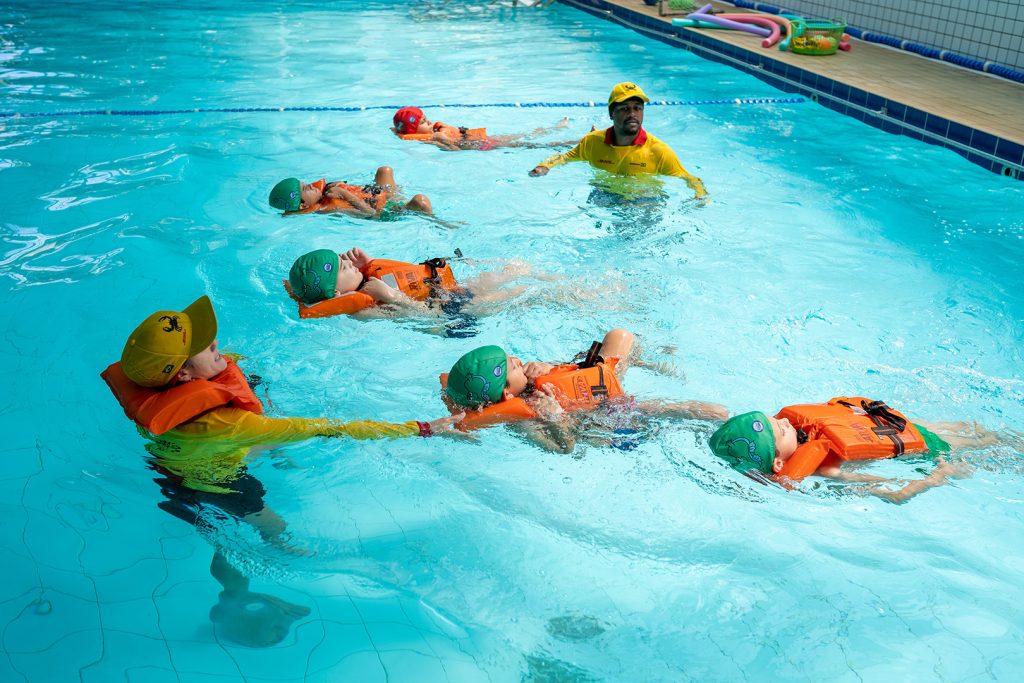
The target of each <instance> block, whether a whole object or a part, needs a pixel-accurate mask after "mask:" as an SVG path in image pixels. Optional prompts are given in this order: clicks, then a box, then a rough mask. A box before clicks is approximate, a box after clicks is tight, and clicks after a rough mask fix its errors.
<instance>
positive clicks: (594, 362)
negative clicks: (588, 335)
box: [572, 341, 608, 398]
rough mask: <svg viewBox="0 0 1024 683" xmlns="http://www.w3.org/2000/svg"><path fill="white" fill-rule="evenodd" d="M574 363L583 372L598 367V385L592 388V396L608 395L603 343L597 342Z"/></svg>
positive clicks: (581, 352) (574, 360) (579, 354)
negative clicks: (602, 354)
mask: <svg viewBox="0 0 1024 683" xmlns="http://www.w3.org/2000/svg"><path fill="white" fill-rule="evenodd" d="M572 362H573V363H575V365H576V367H578V368H580V369H581V370H583V369H586V368H593V367H596V368H597V384H596V385H593V386H591V387H590V394H591V395H592V396H594V397H595V398H597V397H601V396H607V395H608V384H607V383H606V382H605V381H604V365H603V363H604V358H603V357H602V356H601V342H599V341H596V342H594V343H593V344H591V345H590V350H588V351H580V352H579V353H577V354H576V356H575V357H574V358H573V359H572Z"/></svg>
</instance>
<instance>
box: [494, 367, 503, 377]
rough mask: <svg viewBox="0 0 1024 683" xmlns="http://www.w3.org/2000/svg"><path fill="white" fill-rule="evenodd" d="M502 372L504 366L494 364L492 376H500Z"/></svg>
mask: <svg viewBox="0 0 1024 683" xmlns="http://www.w3.org/2000/svg"><path fill="white" fill-rule="evenodd" d="M503 372H505V368H503V367H501V366H500V365H498V366H495V368H494V376H495V377H501V373H503Z"/></svg>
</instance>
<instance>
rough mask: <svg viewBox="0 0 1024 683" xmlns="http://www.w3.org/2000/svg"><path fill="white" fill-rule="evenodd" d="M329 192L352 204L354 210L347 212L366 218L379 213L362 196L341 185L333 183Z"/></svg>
mask: <svg viewBox="0 0 1024 683" xmlns="http://www.w3.org/2000/svg"><path fill="white" fill-rule="evenodd" d="M328 193H329V195H330V196H331V197H338V198H339V199H344V200H345V201H346V202H348V203H349V204H351V205H352V210H351V211H346V213H350V214H353V215H357V216H362V217H364V218H365V217H369V216H374V215H376V214H377V210H376V209H374V208H373V207H372V206H370V205H369V204H367V203H366V202H364V201H363V200H362V199H361V198H360V197H358V196H357V195H355V194H353V193H352V192H349V191H348V190H346V189H345V188H343V187H341V186H340V185H332V186H331V189H330V190H329V191H328Z"/></svg>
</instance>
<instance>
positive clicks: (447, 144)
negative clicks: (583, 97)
mask: <svg viewBox="0 0 1024 683" xmlns="http://www.w3.org/2000/svg"><path fill="white" fill-rule="evenodd" d="M392 122H393V123H394V127H393V128H392V130H393V131H395V135H397V136H398V137H400V138H402V139H403V140H417V141H419V142H429V143H430V144H432V145H437V146H438V147H440V148H441V149H444V150H447V151H450V152H457V151H459V150H463V149H478V150H482V151H487V150H491V149H497V148H498V147H529V148H532V149H537V148H543V147H570V146H572V145H575V144H576V143H577V142H578V140H566V141H564V142H526V141H523V139H524V138H533V137H537V136H540V135H546V134H548V133H550V132H551V131H553V130H556V129H558V128H565V127H566V126H567V125H568V124H569V119H568V118H565V119H562V120H561V121H559V122H558V123H557V124H556V125H554V126H551V127H549V128H537V129H536V130H533V131H530V132H529V133H518V134H512V135H488V134H487V129H486V128H466V127H463V126H450V125H448V124H446V123H441V122H440V121H433V122H432V121H430V119H428V118H427V117H426V116H425V115H424V114H423V110H422V109H420V108H419V107H402V108H401V109H399V110H398V111H397V112H395V116H394V117H393V119H392Z"/></svg>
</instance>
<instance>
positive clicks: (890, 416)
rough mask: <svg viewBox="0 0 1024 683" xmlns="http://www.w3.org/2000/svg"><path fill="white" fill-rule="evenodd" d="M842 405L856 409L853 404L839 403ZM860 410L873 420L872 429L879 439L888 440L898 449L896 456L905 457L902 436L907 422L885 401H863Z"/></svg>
mask: <svg viewBox="0 0 1024 683" xmlns="http://www.w3.org/2000/svg"><path fill="white" fill-rule="evenodd" d="M839 403H840V404H842V405H844V406H846V407H848V408H854V407H855V406H854V405H853V404H852V403H849V402H847V401H839ZM860 408H861V409H862V410H863V411H864V412H865V413H866V414H867V416H868V417H870V418H871V421H872V422H874V423H875V426H874V427H872V428H871V431H872V432H874V433H875V434H876V435H877V436H878V438H880V439H881V438H887V439H889V440H890V441H892V443H893V446H895V447H896V455H903V452H904V450H905V449H906V445H905V444H904V443H903V438H902V437H900V434H901V433H903V431H904V430H906V428H907V420H906V419H905V418H903V417H900V416H899V415H897V414H896V413H894V412H892V409H891V408H889V406H887V405H885V402H884V401H861V402H860Z"/></svg>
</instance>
